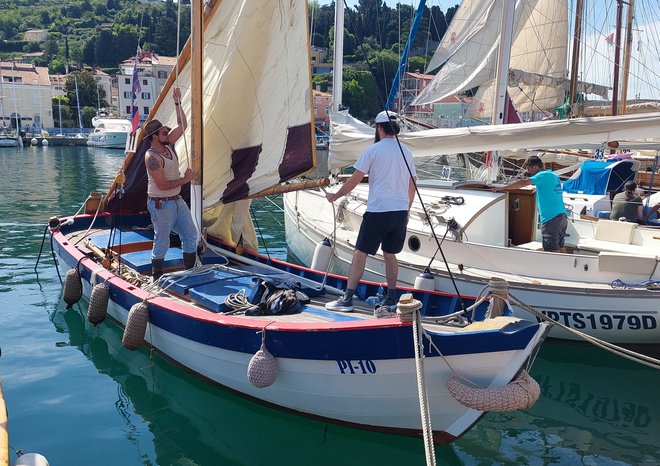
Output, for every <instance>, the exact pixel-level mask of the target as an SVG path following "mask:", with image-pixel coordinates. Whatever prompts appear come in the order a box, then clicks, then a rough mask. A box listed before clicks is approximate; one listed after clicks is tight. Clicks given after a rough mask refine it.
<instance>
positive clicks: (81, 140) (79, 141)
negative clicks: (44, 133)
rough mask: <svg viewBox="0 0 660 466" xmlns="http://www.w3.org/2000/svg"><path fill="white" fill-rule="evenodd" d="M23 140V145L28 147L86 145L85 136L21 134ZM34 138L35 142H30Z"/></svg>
mask: <svg viewBox="0 0 660 466" xmlns="http://www.w3.org/2000/svg"><path fill="white" fill-rule="evenodd" d="M21 139H22V140H23V147H29V146H38V147H39V146H44V145H48V146H86V145H87V137H85V136H82V137H80V136H48V137H45V138H44V137H41V136H23V137H22V138H21ZM33 139H36V141H37V144H32V142H33V141H32V140H33ZM44 140H45V141H48V143H47V144H43V141H44Z"/></svg>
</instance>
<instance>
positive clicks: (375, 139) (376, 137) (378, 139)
mask: <svg viewBox="0 0 660 466" xmlns="http://www.w3.org/2000/svg"><path fill="white" fill-rule="evenodd" d="M378 141H380V135H379V134H378V130H376V135H375V136H374V144H375V143H377V142H378Z"/></svg>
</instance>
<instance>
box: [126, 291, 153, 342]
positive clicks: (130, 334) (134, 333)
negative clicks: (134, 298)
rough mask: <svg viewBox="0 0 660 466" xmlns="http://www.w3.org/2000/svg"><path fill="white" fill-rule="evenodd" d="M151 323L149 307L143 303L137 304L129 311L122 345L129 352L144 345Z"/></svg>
mask: <svg viewBox="0 0 660 466" xmlns="http://www.w3.org/2000/svg"><path fill="white" fill-rule="evenodd" d="M147 322H149V305H148V304H147V303H146V302H144V301H142V302H140V303H135V304H133V306H131V310H130V311H128V319H127V320H126V328H125V329H124V336H123V337H122V339H121V344H122V345H124V347H125V348H128V349H129V350H136V349H138V348H139V347H140V346H142V344H143V343H144V332H145V331H146V330H147Z"/></svg>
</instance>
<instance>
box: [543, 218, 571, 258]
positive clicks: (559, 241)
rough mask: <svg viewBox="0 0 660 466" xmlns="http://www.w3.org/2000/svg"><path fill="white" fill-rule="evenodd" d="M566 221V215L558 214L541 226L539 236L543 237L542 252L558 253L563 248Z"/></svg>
mask: <svg viewBox="0 0 660 466" xmlns="http://www.w3.org/2000/svg"><path fill="white" fill-rule="evenodd" d="M567 227H568V219H567V218H566V214H559V215H557V216H556V217H553V218H551V219H550V220H548V221H547V222H545V223H544V224H543V225H541V236H543V250H544V251H558V250H559V249H560V248H563V247H564V237H565V236H566V228H567Z"/></svg>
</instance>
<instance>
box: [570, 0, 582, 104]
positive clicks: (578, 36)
mask: <svg viewBox="0 0 660 466" xmlns="http://www.w3.org/2000/svg"><path fill="white" fill-rule="evenodd" d="M583 11H584V2H583V0H577V2H576V4H575V28H574V33H573V55H572V57H571V87H570V90H569V97H568V103H569V104H570V106H571V112H570V114H571V116H572V115H574V111H573V106H574V105H575V103H576V100H577V83H578V72H579V65H580V42H581V41H582V21H583V19H582V14H583Z"/></svg>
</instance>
